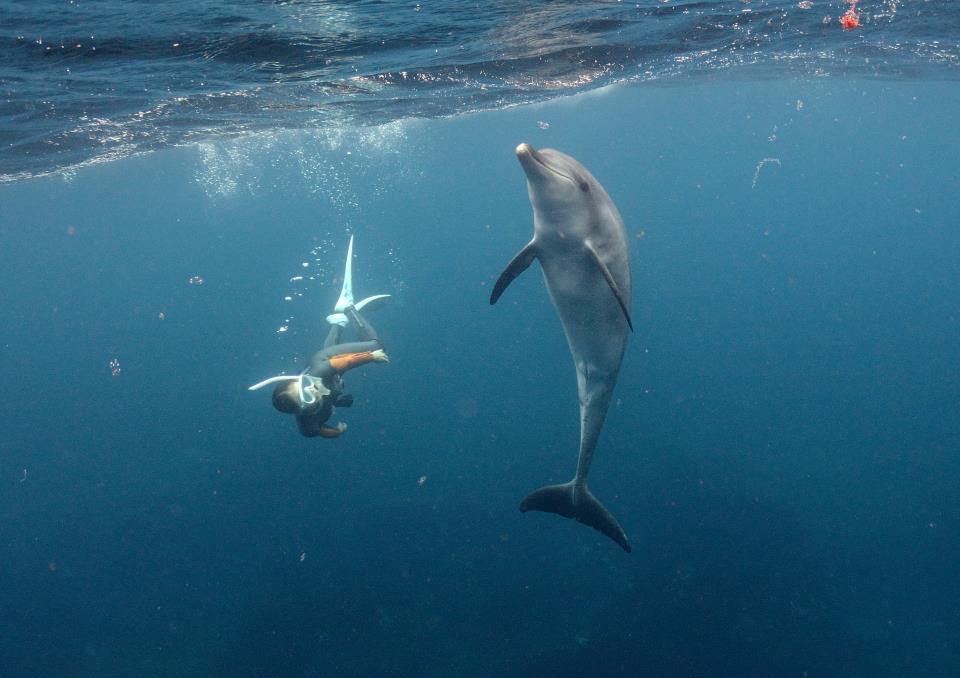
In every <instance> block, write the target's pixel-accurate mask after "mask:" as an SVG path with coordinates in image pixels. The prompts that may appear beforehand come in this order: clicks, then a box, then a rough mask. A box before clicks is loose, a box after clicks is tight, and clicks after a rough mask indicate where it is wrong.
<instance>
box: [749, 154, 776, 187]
mask: <svg viewBox="0 0 960 678" xmlns="http://www.w3.org/2000/svg"><path fill="white" fill-rule="evenodd" d="M771 163H774V164H776V166H777V167H780V158H764V159H762V160H761V161H760V162H758V163H757V169H755V170H754V171H753V183H752V184H750V188H756V187H757V179H759V178H760V169H761V168H762V167H763V166H764V165H769V164H771Z"/></svg>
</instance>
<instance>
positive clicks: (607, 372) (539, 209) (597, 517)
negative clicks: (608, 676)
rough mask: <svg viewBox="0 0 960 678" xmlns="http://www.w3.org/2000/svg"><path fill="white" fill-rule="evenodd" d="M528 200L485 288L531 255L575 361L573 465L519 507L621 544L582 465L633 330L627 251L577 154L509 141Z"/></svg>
mask: <svg viewBox="0 0 960 678" xmlns="http://www.w3.org/2000/svg"><path fill="white" fill-rule="evenodd" d="M517 158H518V159H519V160H520V164H521V165H522V166H523V171H524V172H525V173H526V175H527V189H528V192H529V195H530V203H531V205H532V206H533V239H532V240H531V241H530V242H529V243H527V244H526V246H524V248H523V249H522V250H520V252H519V253H518V254H517V255H516V256H515V257H514V258H513V259H512V260H511V261H510V263H509V264H507V267H506V268H505V269H504V271H503V273H501V274H500V278H499V279H498V280H497V284H496V285H495V286H494V288H493V292H492V293H491V294H490V303H491V304H495V303H497V299H499V298H500V295H501V294H503V291H504V290H505V289H506V288H507V286H508V285H509V284H510V283H511V281H513V279H514V278H516V277H517V276H518V275H520V274H521V273H523V271H525V270H526V269H527V268H528V267H529V266H530V264H531V263H533V260H534V259H537V260H539V262H540V266H541V268H542V269H543V279H544V281H545V282H546V285H547V291H548V292H549V293H550V299H551V300H552V301H553V305H554V307H555V308H556V309H557V313H559V314H560V321H561V322H562V323H563V332H564V334H565V335H566V337H567V344H568V345H569V346H570V353H571V354H572V355H573V362H574V365H575V366H576V369H577V391H578V392H579V395H580V456H579V458H578V459H577V475H576V476H574V478H573V480H571V481H570V482H568V483H564V484H562V485H548V486H546V487H541V488H540V489H539V490H536V491H535V492H533V493H531V494H529V495H527V497H526V498H525V499H524V500H523V501H522V502H521V503H520V510H521V511H549V512H551V513H559V514H560V515H561V516H564V517H566V518H576V519H577V520H578V521H579V522H581V523H584V524H586V525H589V526H590V527H592V528H594V529H597V530H599V531H600V532H603V533H604V534H605V535H607V536H608V537H610V538H611V539H612V540H613V541H615V542H617V543H618V544H619V545H620V546H621V547H622V548H623V549H624V550H625V551H628V552H629V551H630V543H629V542H628V541H627V535H626V534H624V532H623V529H622V528H621V527H620V525H619V524H618V523H617V520H616V518H614V517H613V515H612V514H611V513H610V512H609V511H608V510H607V509H606V508H605V507H604V506H603V504H601V503H600V502H599V501H597V500H596V498H594V496H593V495H592V494H591V493H590V490H589V489H588V488H587V473H588V472H589V471H590V462H591V461H592V460H593V452H594V449H595V448H596V446H597V439H598V438H599V437H600V430H601V429H602V428H603V420H604V419H605V418H606V416H607V408H608V407H609V406H610V397H611V395H612V393H613V387H614V384H616V382H617V374H618V373H619V372H620V362H621V360H622V359H623V351H624V349H625V348H626V345H627V336H628V334H629V333H630V332H631V331H632V330H633V323H632V322H631V321H630V253H629V249H628V246H627V233H626V229H625V228H624V225H623V220H622V219H621V218H620V213H619V212H618V211H617V208H616V205H614V204H613V201H612V200H611V199H610V196H608V195H607V192H606V191H605V190H603V186H601V185H600V183H599V182H598V181H597V180H596V179H594V178H593V175H591V174H590V172H588V171H587V170H586V168H584V167H583V165H581V164H580V163H579V162H577V161H576V160H574V159H573V158H571V157H570V156H568V155H565V154H563V153H561V152H559V151H555V150H552V149H544V150H541V151H537V150H536V149H534V148H533V147H532V146H531V145H530V144H520V145H519V146H517Z"/></svg>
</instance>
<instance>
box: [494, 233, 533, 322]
mask: <svg viewBox="0 0 960 678" xmlns="http://www.w3.org/2000/svg"><path fill="white" fill-rule="evenodd" d="M536 258H537V247H536V245H535V244H534V241H533V240H531V241H530V242H528V243H527V244H526V245H524V246H523V249H522V250H520V251H519V252H517V255H516V256H515V257H514V258H513V259H511V260H510V263H509V264H507V267H506V268H505V269H503V273H501V274H500V277H499V278H497V284H496V285H494V286H493V292H491V293H490V305H491V306H492V305H493V304H495V303H497V299H499V298H500V295H501V294H503V291H504V290H505V289H507V285H509V284H510V283H512V282H513V279H514V278H516V277H517V276H518V275H520V274H521V273H523V272H524V271H526V270H527V269H528V268H530V264H532V263H533V260H534V259H536Z"/></svg>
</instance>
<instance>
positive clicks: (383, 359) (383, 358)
mask: <svg viewBox="0 0 960 678" xmlns="http://www.w3.org/2000/svg"><path fill="white" fill-rule="evenodd" d="M370 355H372V356H373V359H374V360H375V361H376V362H378V363H388V362H390V357H389V356H388V355H387V352H386V351H384V350H383V349H382V348H378V349H377V350H376V351H371V352H370Z"/></svg>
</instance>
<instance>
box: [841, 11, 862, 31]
mask: <svg viewBox="0 0 960 678" xmlns="http://www.w3.org/2000/svg"><path fill="white" fill-rule="evenodd" d="M840 25H841V26H843V30H845V31H852V30H853V29H854V28H860V13H859V12H858V11H857V10H855V9H854V8H853V7H851V8H850V9H848V10H847V11H846V13H845V14H844V15H843V16H842V17H840Z"/></svg>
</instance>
